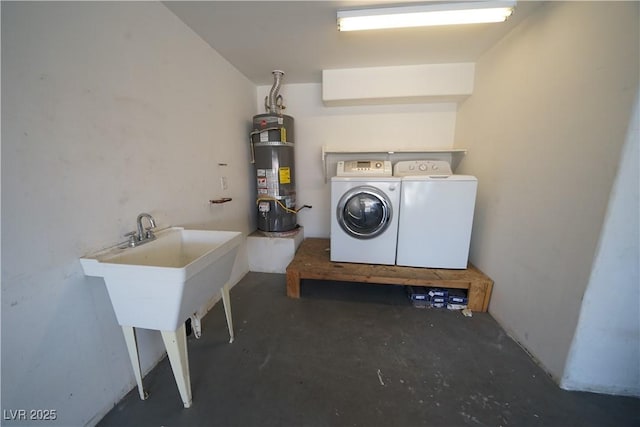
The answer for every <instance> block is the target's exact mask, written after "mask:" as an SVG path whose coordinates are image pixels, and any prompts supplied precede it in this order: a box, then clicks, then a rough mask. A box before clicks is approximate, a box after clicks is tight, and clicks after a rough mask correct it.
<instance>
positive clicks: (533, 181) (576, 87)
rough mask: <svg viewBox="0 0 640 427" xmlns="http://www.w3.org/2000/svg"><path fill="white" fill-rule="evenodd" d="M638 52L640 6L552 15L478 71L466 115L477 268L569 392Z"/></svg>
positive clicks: (459, 132)
mask: <svg viewBox="0 0 640 427" xmlns="http://www.w3.org/2000/svg"><path fill="white" fill-rule="evenodd" d="M638 41H639V33H638V4H637V3H635V2H628V3H624V2H621V3H612V2H548V3H545V4H543V5H542V6H541V7H539V8H538V9H537V10H536V11H535V12H534V13H533V14H532V15H531V16H529V17H528V19H526V20H525V21H523V22H522V24H520V25H519V26H518V27H517V28H515V29H514V30H513V31H512V32H511V33H510V34H509V35H508V36H507V37H506V38H504V39H503V40H501V41H500V42H499V43H498V44H497V45H495V46H494V47H493V48H492V49H490V50H489V51H487V52H486V53H485V54H484V55H483V56H482V57H481V58H480V59H479V60H478V61H477V63H476V73H477V74H476V81H475V90H474V94H473V95H472V96H471V97H470V98H469V99H467V100H466V101H465V102H464V103H463V104H462V106H461V107H460V109H459V112H458V117H457V126H456V144H459V146H460V147H466V148H468V149H469V152H468V154H467V156H466V157H465V159H464V160H463V161H462V163H461V165H460V168H459V170H460V172H462V173H469V174H473V175H476V176H477V177H478V179H479V190H478V191H479V193H478V200H477V208H476V217H475V222H474V230H473V235H472V244H471V255H470V258H471V262H473V263H475V264H476V265H477V266H478V267H479V268H480V269H482V270H483V271H485V272H486V273H487V274H488V275H489V276H491V277H492V278H493V279H494V280H495V286H494V290H493V295H492V299H491V305H490V307H489V310H490V312H491V314H492V315H493V316H494V318H496V320H497V321H498V322H499V323H500V324H501V325H502V326H503V327H505V329H507V330H508V331H509V332H510V333H511V334H512V335H513V336H514V337H515V338H516V339H517V340H518V341H520V342H521V343H522V345H524V346H525V347H526V348H527V349H528V350H529V351H530V352H531V353H532V354H533V355H534V357H536V358H537V359H538V360H539V361H540V363H541V364H542V365H543V366H544V367H545V368H546V369H547V370H548V371H549V372H550V373H551V374H552V375H553V377H554V378H555V379H557V380H559V379H560V377H561V376H562V374H563V370H564V366H565V361H566V358H567V353H568V351H569V347H570V345H571V341H572V338H573V335H574V331H575V329H576V324H577V320H578V314H579V312H580V307H581V303H582V298H583V295H584V291H585V289H586V286H587V283H589V277H590V275H591V270H592V263H593V260H594V256H595V254H596V248H597V245H598V241H599V238H600V231H601V229H602V225H603V221H604V218H605V212H606V209H607V204H608V200H609V193H610V191H611V187H612V184H613V181H614V177H615V176H616V171H617V169H618V162H619V159H620V152H621V148H622V146H623V143H624V141H625V135H626V132H627V128H628V123H629V117H630V114H631V108H632V106H633V102H634V99H635V96H636V93H637V88H638V75H639V71H638V63H639V61H638V51H639V49H638ZM633 303H636V304H637V300H636V301H635V302H633ZM620 310H623V308H621V307H611V310H610V312H609V314H610V315H611V316H617V313H618V312H619V311H620ZM633 345H637V341H636V342H633V341H630V342H629V343H628V346H633ZM625 348H627V347H626V346H625V347H623V348H621V349H620V351H625Z"/></svg>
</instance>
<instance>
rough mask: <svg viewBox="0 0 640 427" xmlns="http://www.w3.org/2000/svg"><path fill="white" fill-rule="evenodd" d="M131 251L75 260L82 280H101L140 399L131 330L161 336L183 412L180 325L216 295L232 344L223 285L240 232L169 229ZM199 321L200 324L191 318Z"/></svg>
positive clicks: (185, 392) (186, 398)
mask: <svg viewBox="0 0 640 427" xmlns="http://www.w3.org/2000/svg"><path fill="white" fill-rule="evenodd" d="M155 236H156V238H155V240H153V241H150V242H147V243H144V244H143V245H140V246H136V247H127V248H120V247H114V248H110V249H106V250H104V251H101V252H98V253H95V254H91V255H88V256H85V257H83V258H81V259H80V263H81V264H82V268H83V269H84V273H85V274H86V275H87V276H97V277H103V278H104V281H105V284H106V285H107V291H108V293H109V298H110V299H111V304H112V305H113V309H114V311H115V313H116V318H117V320H118V323H119V324H120V325H121V326H122V330H123V333H124V336H125V340H126V343H127V348H128V351H129V357H130V358H131V363H132V366H133V370H134V374H135V376H136V382H137V384H138V391H139V393H140V398H141V399H143V400H144V399H146V398H147V394H146V393H145V392H144V390H143V388H142V377H141V373H140V362H139V356H138V348H137V344H136V337H135V330H134V328H145V329H155V330H160V331H161V332H162V339H163V340H164V343H165V347H166V348H167V354H168V355H169V360H170V362H171V367H172V369H173V372H174V375H175V377H176V382H177V384H178V388H179V390H180V395H181V397H182V400H183V403H184V406H185V407H187V408H188V407H190V406H191V381H190V377H189V360H188V356H187V348H186V334H185V326H184V322H185V321H186V320H187V319H188V318H190V317H192V316H193V315H194V314H195V313H197V312H198V310H199V309H201V308H202V307H203V306H205V305H207V303H208V302H209V301H210V300H211V299H213V297H214V296H215V295H216V294H217V293H218V292H221V294H222V300H223V303H224V308H225V313H226V317H227V326H228V327H229V334H230V336H231V341H233V325H232V321H231V306H230V302H229V286H228V282H229V279H230V277H231V270H232V269H233V264H234V262H235V259H236V254H237V251H238V247H239V246H240V243H241V242H242V239H243V237H242V233H240V232H236V231H207V230H185V229H184V228H181V227H171V228H167V229H165V230H162V231H159V232H157V233H156V234H155ZM195 320H197V321H198V322H197V323H198V325H197V326H198V327H199V319H198V318H197V317H196V318H195Z"/></svg>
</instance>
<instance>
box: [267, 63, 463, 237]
mask: <svg viewBox="0 0 640 427" xmlns="http://www.w3.org/2000/svg"><path fill="white" fill-rule="evenodd" d="M284 71H285V73H286V71H287V70H284ZM284 82H285V84H283V85H282V88H281V90H280V94H282V96H283V98H284V101H285V105H286V106H287V108H286V110H285V114H288V115H290V116H292V117H293V118H294V120H295V124H294V125H295V134H296V137H295V167H296V176H295V179H296V192H297V202H298V206H301V205H303V204H307V205H312V206H313V209H310V210H309V209H304V210H302V211H301V212H300V213H299V214H298V223H299V224H300V225H302V226H304V234H305V237H324V238H328V237H329V234H330V228H331V227H330V212H329V211H330V205H331V200H330V195H331V192H330V190H331V185H330V183H329V182H325V179H324V171H323V169H322V147H323V146H330V147H333V148H343V149H354V150H355V149H362V150H381V151H385V150H389V149H396V150H399V149H403V148H404V149H410V148H417V149H424V148H451V147H452V146H453V133H454V128H455V121H456V104H453V103H434V104H396V105H378V106H352V107H325V106H324V105H323V104H322V87H321V85H319V84H290V85H288V84H286V74H285V77H284ZM389 84H390V85H391V84H393V82H389ZM270 88H271V86H259V87H258V97H257V108H258V111H259V112H260V113H263V112H264V98H265V96H267V95H268V94H269V89H270ZM332 173H333V174H335V171H332Z"/></svg>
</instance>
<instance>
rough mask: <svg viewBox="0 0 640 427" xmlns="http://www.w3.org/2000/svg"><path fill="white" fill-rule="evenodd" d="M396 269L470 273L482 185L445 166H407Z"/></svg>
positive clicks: (401, 169)
mask: <svg viewBox="0 0 640 427" xmlns="http://www.w3.org/2000/svg"><path fill="white" fill-rule="evenodd" d="M394 176H396V177H400V178H401V179H402V190H401V195H400V217H399V226H398V243H397V252H396V264H397V265H403V266H410V267H427V268H448V269H465V268H467V262H468V258H469V243H470V241H471V228H472V225H473V212H474V207H475V200H476V191H477V188H478V180H477V179H476V177H474V176H470V175H454V174H452V172H451V166H450V165H449V163H448V162H446V161H437V160H419V161H402V162H398V163H396V164H395V166H394Z"/></svg>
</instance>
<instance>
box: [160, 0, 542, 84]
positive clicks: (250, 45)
mask: <svg viewBox="0 0 640 427" xmlns="http://www.w3.org/2000/svg"><path fill="white" fill-rule="evenodd" d="M403 3H408V2H407V1H404V2H403ZM422 3H425V2H424V1H422ZM164 4H165V5H166V6H167V7H168V8H169V9H170V10H171V11H172V12H173V13H174V14H176V15H177V16H178V17H179V18H180V19H181V20H182V21H183V22H184V23H185V24H186V25H187V26H189V27H190V28H191V29H192V30H193V31H194V32H195V33H197V34H198V35H199V36H200V37H202V39H203V40H205V41H206V42H207V43H208V44H209V45H210V46H211V47H212V48H213V49H215V50H216V51H217V52H218V53H220V54H221V55H222V56H223V57H224V58H225V59H226V60H227V61H229V62H230V63H231V64H233V66H235V67H236V68H237V69H238V70H239V71H240V72H241V73H242V74H244V75H245V76H246V77H247V78H249V79H250V80H251V81H252V82H254V83H255V84H257V85H271V84H272V82H273V77H272V75H271V71H272V70H276V69H279V70H283V71H284V72H285V79H284V83H320V82H321V79H322V70H323V69H335V68H359V67H381V66H392V65H415V64H440V63H452V62H475V61H476V60H477V59H478V57H479V56H480V55H481V54H482V53H483V52H485V51H486V50H487V49H488V48H490V47H491V46H492V45H494V44H495V43H497V42H498V40H500V39H501V38H502V37H504V36H505V35H506V34H507V33H508V32H509V31H510V30H511V29H513V28H514V27H515V26H516V25H518V23H519V22H521V21H522V20H523V19H524V18H525V17H526V16H527V15H528V14H530V13H531V12H532V11H533V10H534V9H535V8H536V7H538V6H539V5H540V2H530V1H526V2H519V3H518V5H517V6H516V10H515V12H514V14H513V15H512V16H511V17H510V18H509V19H508V20H507V22H504V23H499V24H473V25H458V26H447V27H426V28H413V29H396V30H376V31H357V32H347V33H340V32H338V30H337V23H336V11H337V10H338V9H346V8H354V7H360V6H378V7H379V6H381V5H386V6H389V5H397V4H398V3H393V0H390V1H386V2H385V1H375V0H370V1H353V0H349V1H194V2H192V1H169V2H164Z"/></svg>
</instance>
